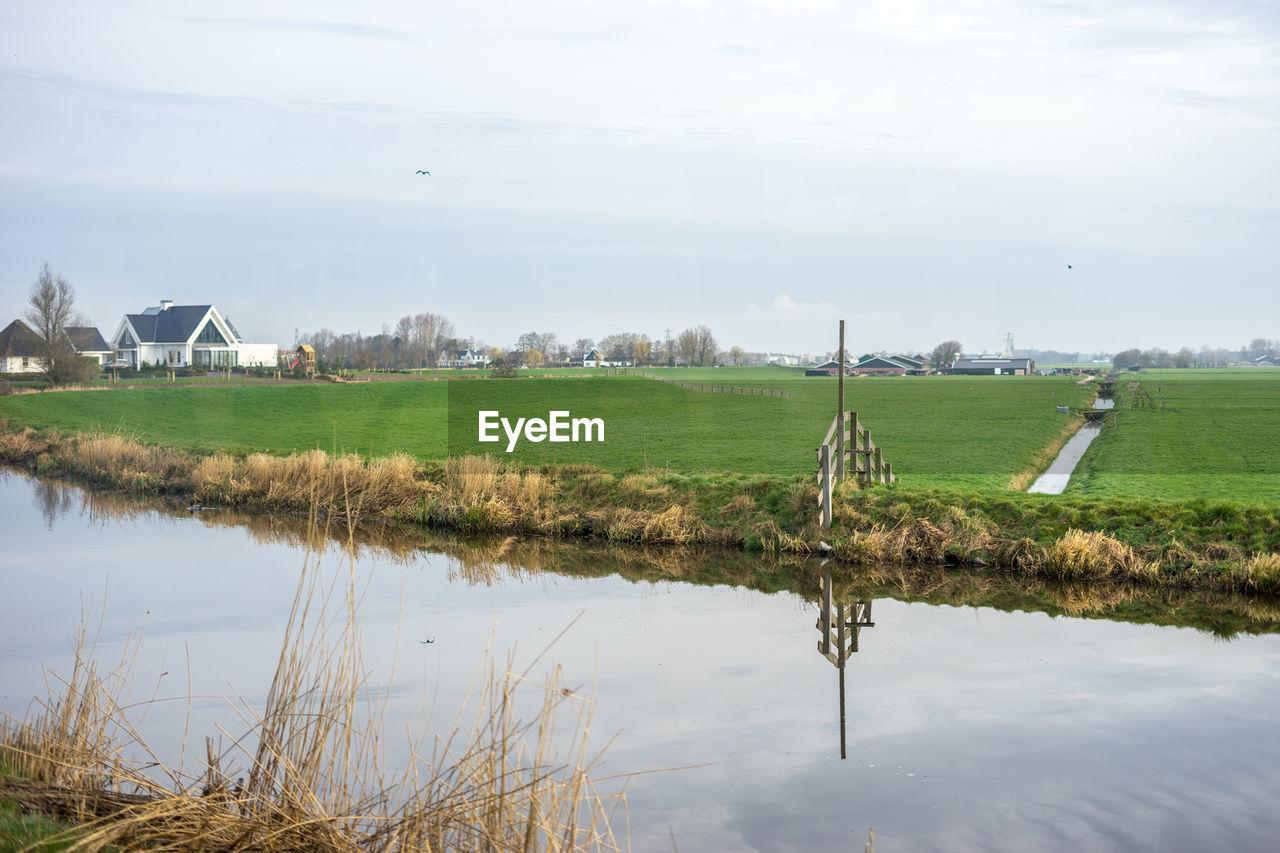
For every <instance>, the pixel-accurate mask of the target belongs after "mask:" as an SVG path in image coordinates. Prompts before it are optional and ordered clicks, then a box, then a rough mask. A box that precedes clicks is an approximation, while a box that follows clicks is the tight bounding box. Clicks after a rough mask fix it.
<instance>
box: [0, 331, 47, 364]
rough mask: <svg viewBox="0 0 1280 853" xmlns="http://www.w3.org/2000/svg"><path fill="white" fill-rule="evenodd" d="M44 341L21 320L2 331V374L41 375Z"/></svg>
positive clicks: (0, 361) (0, 341) (0, 338)
mask: <svg viewBox="0 0 1280 853" xmlns="http://www.w3.org/2000/svg"><path fill="white" fill-rule="evenodd" d="M43 343H44V339H43V338H41V337H40V336H39V335H37V334H36V333H35V332H33V331H32V330H31V327H30V326H28V325H27V324H26V323H24V322H22V321H21V320H14V321H13V322H12V323H10V324H9V325H7V326H5V327H4V329H3V330H0V373H39V372H40V371H41V370H42V369H43V364H42V362H41V360H40V350H41V345H42V344H43Z"/></svg>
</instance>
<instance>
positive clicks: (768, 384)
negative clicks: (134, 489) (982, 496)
mask: <svg viewBox="0 0 1280 853" xmlns="http://www.w3.org/2000/svg"><path fill="white" fill-rule="evenodd" d="M655 372H660V374H661V375H664V376H670V377H671V378H673V379H676V380H678V381H683V382H690V383H702V384H706V385H715V386H717V387H719V386H728V385H732V386H747V387H756V388H775V389H779V390H783V391H786V392H787V393H789V394H791V395H792V396H790V397H772V396H743V395H738V394H719V393H706V392H703V391H698V390H692V389H689V388H684V387H680V386H677V385H675V384H673V383H668V382H659V381H654V380H652V379H646V378H642V377H636V376H606V375H604V372H603V371H598V370H587V371H575V372H573V373H556V372H551V373H550V374H549V375H550V376H552V377H554V378H543V376H545V375H548V371H531V372H530V373H532V374H533V376H525V377H522V378H519V379H488V378H477V379H467V380H464V381H451V382H440V381H399V382H376V381H375V382H368V383H351V384H345V385H327V384H302V383H299V384H296V385H292V384H286V385H242V386H236V385H231V386H225V387H219V386H217V385H208V386H190V385H188V386H181V385H177V386H166V385H161V386H158V387H148V388H123V389H122V388H115V389H111V390H95V391H66V392H56V393H47V394H28V395H14V396H10V397H3V398H0V417H3V418H6V419H8V420H9V422H10V423H11V424H14V425H20V426H25V425H30V426H34V427H37V428H42V429H44V428H56V429H59V430H62V431H64V432H72V431H76V430H87V429H100V430H106V431H117V432H121V433H124V434H126V435H130V436H132V437H134V438H137V439H138V440H141V441H144V442H147V443H155V444H165V445H171V446H175V447H181V448H190V449H195V450H201V451H210V450H215V449H222V450H228V451H231V452H234V453H246V452H252V451H267V452H272V453H288V452H291V451H295V450H305V449H309V448H314V447H319V448H321V449H323V450H339V451H342V450H346V451H357V452H360V453H362V454H373V455H383V454H388V453H393V452H404V453H409V454H411V455H414V456H417V457H419V458H422V459H439V458H441V457H443V456H444V455H445V454H446V453H449V452H452V453H485V452H488V453H492V454H493V455H495V456H499V457H503V458H508V454H506V453H505V452H504V450H505V447H506V440H505V439H504V440H503V441H501V442H499V443H497V444H481V443H479V442H478V441H476V438H477V437H478V436H477V433H478V429H477V427H478V423H477V421H478V418H477V413H478V411H480V410H481V409H487V410H498V411H500V412H501V413H502V416H504V417H508V418H509V419H511V420H514V419H515V418H516V417H522V416H523V417H542V418H546V417H547V414H548V412H549V411H551V410H568V411H570V412H571V413H572V414H573V416H585V417H601V418H603V419H604V421H605V424H606V427H605V429H606V432H605V441H604V443H603V444H599V443H576V444H575V443H564V444H551V443H549V442H542V443H537V444H535V443H529V442H522V443H521V444H520V445H519V446H518V448H517V450H516V451H515V452H514V453H512V454H510V458H518V459H521V460H523V461H526V462H544V461H554V462H562V463H584V464H590V465H597V466H600V467H602V468H605V469H608V470H636V469H642V468H656V469H669V470H672V471H676V472H682V473H683V472H689V473H696V472H721V471H731V472H735V473H741V474H774V475H783V476H791V475H795V474H800V473H808V472H812V471H814V470H815V469H816V457H815V454H814V448H816V447H817V445H818V443H819V442H820V441H821V440H822V437H823V435H824V434H825V433H826V430H827V427H828V426H829V425H830V423H831V419H832V418H833V417H834V415H835V409H836V403H835V392H836V380H835V378H827V377H804V376H803V375H802V374H800V373H797V372H795V371H788V370H782V369H778V368H718V369H701V370H700V369H680V370H665V371H655ZM1089 394H1090V392H1089V391H1087V390H1086V389H1084V388H1081V387H1080V386H1078V385H1076V384H1075V383H1074V382H1072V381H1071V380H1070V379H1069V378H1067V377H1026V378H1013V377H876V378H860V379H854V380H849V381H848V382H847V383H846V406H847V408H849V409H852V410H856V411H858V412H859V415H860V417H861V419H862V421H863V423H864V424H865V425H867V426H869V428H870V429H871V431H872V437H873V439H874V440H875V441H876V443H877V444H879V445H880V446H881V447H882V448H883V450H884V454H885V458H886V459H887V460H889V461H890V462H892V463H893V466H894V470H895V473H897V474H898V475H899V477H900V478H901V480H902V481H903V482H904V483H906V484H912V485H922V486H953V487H963V488H1004V487H1006V485H1007V483H1008V481H1009V479H1010V477H1012V476H1013V475H1014V474H1015V473H1017V472H1019V471H1021V470H1023V469H1025V468H1026V467H1027V466H1029V465H1030V464H1032V462H1033V460H1034V459H1035V457H1036V454H1037V452H1038V451H1040V450H1041V449H1042V448H1044V447H1045V446H1046V445H1047V444H1050V443H1051V442H1052V441H1053V440H1054V439H1055V438H1056V437H1057V436H1058V435H1059V434H1060V433H1061V431H1062V429H1063V428H1064V427H1065V426H1066V425H1067V423H1068V421H1069V419H1068V417H1067V416H1065V415H1060V414H1057V412H1056V411H1055V406H1058V405H1069V406H1073V407H1080V406H1082V405H1084V404H1085V402H1086V400H1087V398H1088V395H1089Z"/></svg>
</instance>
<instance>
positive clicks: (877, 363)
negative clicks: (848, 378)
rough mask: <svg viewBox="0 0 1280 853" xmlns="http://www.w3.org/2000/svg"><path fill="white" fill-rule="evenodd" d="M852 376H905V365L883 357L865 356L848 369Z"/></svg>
mask: <svg viewBox="0 0 1280 853" xmlns="http://www.w3.org/2000/svg"><path fill="white" fill-rule="evenodd" d="M849 372H850V373H852V374H853V375H854V376H905V375H906V374H907V365H906V364H905V363H903V362H901V361H897V360H896V359H894V358H892V357H890V356H885V355H866V356H863V357H862V358H860V359H858V363H857V364H855V365H854V366H853V367H851V368H850V369H849Z"/></svg>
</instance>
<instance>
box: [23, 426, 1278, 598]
mask: <svg viewBox="0 0 1280 853" xmlns="http://www.w3.org/2000/svg"><path fill="white" fill-rule="evenodd" d="M0 458H3V459H6V460H8V461H11V462H15V463H18V464H22V465H24V466H25V467H27V468H28V469H29V470H32V471H34V472H35V473H37V474H40V475H45V476H48V475H61V476H70V477H74V478H77V479H81V480H85V481H88V482H91V483H95V484H99V485H105V486H109V487H113V488H124V489H129V490H132V491H138V492H144V493H163V492H173V493H180V494H183V495H188V496H191V497H192V498H193V499H194V500H196V501H198V502H203V503H208V504H217V505H223V506H235V507H244V508H247V509H251V510H255V511H260V512H277V511H293V512H298V513H306V512H308V511H310V509H311V508H312V507H315V506H319V507H321V508H323V509H327V510H328V511H330V512H333V511H334V510H333V508H335V507H340V508H343V509H342V511H341V513H339V514H349V515H352V516H355V517H368V518H384V519H390V520H400V521H408V522H414V523H419V524H424V525H426V526H428V527H441V528H448V529H456V530H461V531H465V532H469V533H511V534H537V535H541V536H547V537H552V538H555V537H573V538H577V539H601V540H607V541H611V542H621V543H642V544H661V545H681V546H728V547H733V548H740V549H746V550H750V551H765V552H772V553H776V552H798V553H804V552H809V551H812V550H817V549H819V547H820V546H819V542H820V541H825V542H826V543H828V547H829V549H830V550H829V551H828V553H829V554H830V556H832V557H834V558H836V559H838V560H841V561H843V562H847V563H852V564H863V565H867V564H880V563H886V562H891V563H902V564H936V563H942V564H973V565H979V566H982V565H994V566H999V567H1002V568H1006V569H1009V570H1013V571H1016V572H1018V573H1020V574H1024V575H1027V576H1033V577H1052V578H1059V579H1065V580H1103V579H1105V580H1126V581H1136V582H1140V583H1144V584H1149V585H1156V586H1174V587H1189V586H1205V587H1211V588H1220V589H1239V590H1247V591H1262V592H1268V593H1280V557H1277V556H1276V554H1277V552H1280V512H1278V511H1277V508H1276V507H1267V506H1256V505H1254V506H1250V505H1239V504H1234V503H1228V502H1223V501H1216V502H1204V501H1200V502H1192V503H1188V504H1160V503H1154V502H1148V501H1126V500H1120V499H1111V500H1090V499H1087V498H1079V497H1075V498H1071V497H1060V496H1042V495H1027V494H1023V493H1018V492H1007V491H1001V492H989V491H973V492H960V491H955V490H927V489H919V488H910V487H905V486H901V485H899V486H896V487H891V488H875V489H867V490H863V491H859V490H858V489H856V488H854V486H853V484H846V485H844V486H842V487H841V488H840V489H838V490H837V495H836V501H835V521H834V524H833V527H832V529H831V530H830V531H826V532H824V531H821V530H820V529H819V528H818V526H817V522H816V513H815V509H814V508H815V506H816V488H815V486H814V485H813V484H812V480H811V479H810V478H808V477H795V478H785V477H771V476H765V475H760V476H754V477H743V476H737V475H732V474H701V475H681V474H673V473H670V472H665V471H650V472H644V473H631V474H622V473H610V472H607V471H602V470H600V469H598V468H593V467H590V466H582V465H576V466H569V465H544V466H521V465H515V464H503V463H499V462H497V461H494V460H492V459H490V458H487V457H462V458H458V459H450V460H447V461H445V462H441V463H431V462H427V463H420V462H416V461H415V460H413V459H411V458H409V457H407V456H399V455H397V456H387V457H377V458H373V459H363V458H360V457H357V456H354V455H346V456H330V455H328V454H326V453H324V452H323V451H319V450H314V451H310V452H308V453H304V454H300V455H292V456H287V457H277V456H268V455H265V454H253V455H250V456H247V457H243V458H239V457H233V456H230V455H227V454H222V453H215V454H212V455H209V456H197V455H193V454H190V453H186V452H183V451H177V450H172V449H167V448H157V447H150V446H145V445H141V444H138V443H136V442H133V441H130V440H128V439H125V438H122V437H120V436H118V435H78V436H72V437H67V438H64V437H60V436H57V435H43V436H42V435H39V434H37V433H35V432H34V431H32V430H29V429H27V430H23V431H22V432H13V431H5V432H0Z"/></svg>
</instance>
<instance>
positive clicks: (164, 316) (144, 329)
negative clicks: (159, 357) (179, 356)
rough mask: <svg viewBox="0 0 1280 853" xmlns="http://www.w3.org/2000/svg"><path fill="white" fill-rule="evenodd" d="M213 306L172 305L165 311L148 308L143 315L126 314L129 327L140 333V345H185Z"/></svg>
mask: <svg viewBox="0 0 1280 853" xmlns="http://www.w3.org/2000/svg"><path fill="white" fill-rule="evenodd" d="M212 307H213V306H212V305H172V306H170V307H168V308H165V309H163V310H158V309H156V308H148V309H147V310H146V312H145V313H142V314H125V315H124V316H125V317H126V318H127V319H128V320H129V325H131V326H133V328H134V331H136V332H137V333H138V341H139V343H144V344H178V343H184V342H185V341H186V340H187V339H188V338H190V337H191V336H192V335H193V334H194V333H195V331H196V324H198V323H199V322H200V320H201V319H203V318H204V315H205V314H206V313H208V311H209V309H210V308H212Z"/></svg>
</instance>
